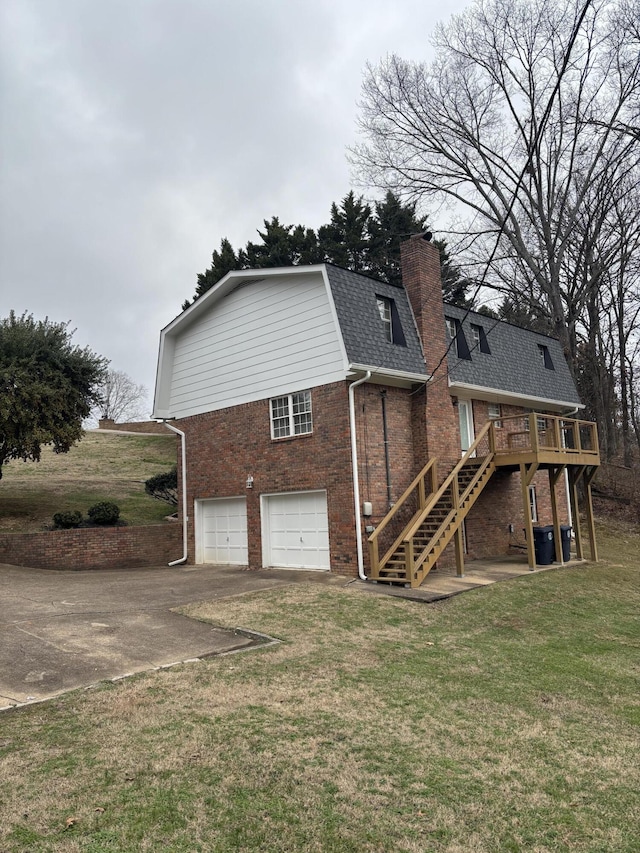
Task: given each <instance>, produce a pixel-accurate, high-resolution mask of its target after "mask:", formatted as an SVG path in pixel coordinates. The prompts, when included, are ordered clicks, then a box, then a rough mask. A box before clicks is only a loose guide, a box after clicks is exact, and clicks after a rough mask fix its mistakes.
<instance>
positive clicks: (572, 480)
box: [569, 465, 584, 560]
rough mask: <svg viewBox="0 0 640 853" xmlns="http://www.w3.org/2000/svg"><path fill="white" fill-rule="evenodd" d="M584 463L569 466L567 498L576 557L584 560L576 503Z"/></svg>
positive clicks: (578, 511) (578, 509)
mask: <svg viewBox="0 0 640 853" xmlns="http://www.w3.org/2000/svg"><path fill="white" fill-rule="evenodd" d="M583 471H584V465H578V466H574V465H572V466H570V468H569V500H570V501H571V516H572V518H573V532H574V533H575V536H576V557H577V559H578V560H584V552H583V548H582V530H581V528H580V507H579V505H578V480H579V479H580V477H581V476H582V473H583Z"/></svg>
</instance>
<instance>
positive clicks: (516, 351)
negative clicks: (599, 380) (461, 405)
mask: <svg viewBox="0 0 640 853" xmlns="http://www.w3.org/2000/svg"><path fill="white" fill-rule="evenodd" d="M444 314H445V317H447V318H451V319H454V320H456V321H457V323H458V324H459V326H460V327H461V332H462V335H463V336H464V341H463V345H462V347H456V346H455V345H454V346H452V347H451V348H450V349H449V353H448V366H449V384H450V386H451V387H452V389H476V388H481V389H483V391H484V392H486V391H487V390H488V389H492V390H494V391H495V392H496V395H495V396H496V398H498V397H500V395H515V396H516V397H518V398H522V399H523V400H525V401H526V399H528V398H531V400H539V401H548V402H549V403H553V404H555V405H558V404H564V407H565V408H566V407H569V406H574V407H576V406H581V404H580V398H579V396H578V392H577V391H576V387H575V384H574V382H573V379H572V378H571V373H570V372H569V368H568V366H567V362H566V359H565V357H564V353H563V351H562V347H561V345H560V342H559V341H557V340H556V339H555V338H550V337H548V336H547V335H542V334H540V333H538V332H532V331H530V330H528V329H521V328H520V327H519V326H514V325H512V324H510V323H505V322H503V321H496V320H495V319H493V318H491V317H488V316H486V315H485V314H479V313H477V312H475V311H467V310H465V309H464V308H459V307H458V306H456V305H449V304H447V303H445V305H444ZM474 327H475V329H474ZM476 330H481V333H484V337H485V339H486V346H481V345H478V344H476V343H475V342H474V334H475V337H476V338H477V337H479V333H478V331H476ZM481 340H482V339H481ZM465 344H466V347H467V349H468V357H460V356H461V355H467V353H465ZM483 349H485V350H486V349H488V350H489V351H488V352H483V351H482V350H483ZM545 350H546V353H545ZM545 355H546V357H545Z"/></svg>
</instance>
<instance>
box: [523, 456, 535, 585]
mask: <svg viewBox="0 0 640 853" xmlns="http://www.w3.org/2000/svg"><path fill="white" fill-rule="evenodd" d="M520 485H521V487H522V508H523V509H524V530H525V536H526V538H527V557H528V560H529V571H530V572H533V571H534V570H535V567H536V552H535V549H534V547H533V521H532V520H531V506H530V504H529V481H528V478H527V466H526V465H525V464H524V463H522V462H521V463H520Z"/></svg>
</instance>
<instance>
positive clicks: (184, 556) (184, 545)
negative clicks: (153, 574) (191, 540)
mask: <svg viewBox="0 0 640 853" xmlns="http://www.w3.org/2000/svg"><path fill="white" fill-rule="evenodd" d="M162 423H163V424H164V425H165V426H166V427H167V429H170V430H171V432H175V433H176V435H179V436H180V447H181V450H182V456H181V460H182V557H180V558H179V559H178V560H173V562H171V563H168V565H169V566H177V565H179V564H180V563H186V562H187V522H188V520H189V519H188V517H187V438H186V436H185V434H184V433H183V432H182V430H181V429H178V428H177V427H174V426H172V425H171V424H170V423H167V421H163V422H162Z"/></svg>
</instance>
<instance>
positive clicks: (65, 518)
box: [53, 509, 82, 530]
mask: <svg viewBox="0 0 640 853" xmlns="http://www.w3.org/2000/svg"><path fill="white" fill-rule="evenodd" d="M53 524H54V527H58V528H61V529H62V530H70V529H71V528H72V527H80V525H81V524H82V513H81V512H80V511H79V510H77V509H73V510H67V511H66V512H56V513H55V514H54V516H53Z"/></svg>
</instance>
